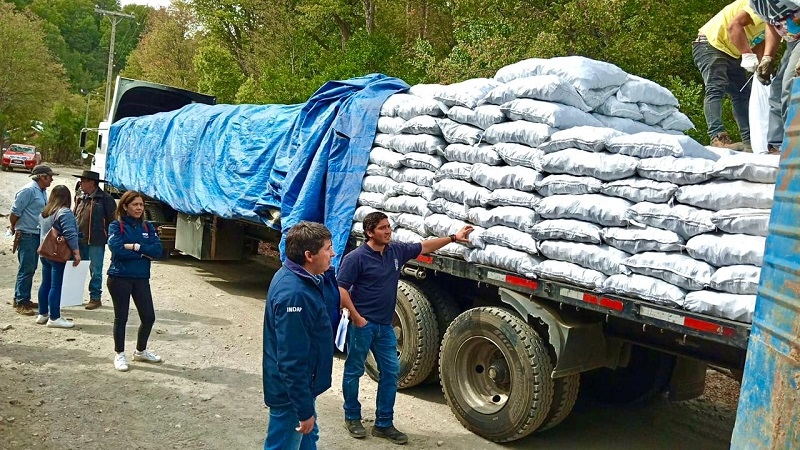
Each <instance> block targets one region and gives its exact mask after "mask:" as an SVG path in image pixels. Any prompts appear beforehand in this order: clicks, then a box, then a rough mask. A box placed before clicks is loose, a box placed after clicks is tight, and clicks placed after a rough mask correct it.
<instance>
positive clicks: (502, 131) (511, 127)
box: [483, 120, 556, 147]
mask: <svg viewBox="0 0 800 450" xmlns="http://www.w3.org/2000/svg"><path fill="white" fill-rule="evenodd" d="M555 132H556V129H555V128H553V127H551V126H549V125H545V124H543V123H531V122H528V121H525V120H516V121H514V122H503V123H498V124H496V125H492V126H490V127H489V128H487V129H486V132H485V133H484V134H483V139H484V140H485V141H486V142H488V143H490V144H498V143H500V142H507V143H516V144H525V145H527V146H530V147H538V146H539V145H541V144H542V143H544V142H545V141H546V140H548V139H549V138H550V136H551V135H552V134H553V133H555Z"/></svg>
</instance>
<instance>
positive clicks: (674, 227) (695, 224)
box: [627, 202, 715, 239]
mask: <svg viewBox="0 0 800 450" xmlns="http://www.w3.org/2000/svg"><path fill="white" fill-rule="evenodd" d="M712 214H713V212H712V211H708V210H705V209H699V208H695V207H693V206H687V205H674V206H670V205H669V204H666V203H650V202H642V203H637V204H635V205H633V206H631V207H630V208H629V209H628V212H627V218H628V219H629V220H630V221H631V222H634V223H639V224H643V225H649V226H651V227H656V228H661V229H663V230H670V231H674V232H676V233H678V234H679V235H680V236H681V237H682V238H684V239H689V238H691V237H692V236H697V235H698V234H701V233H707V232H709V231H714V229H715V227H714V224H713V223H712V222H711V215H712Z"/></svg>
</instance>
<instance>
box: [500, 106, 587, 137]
mask: <svg viewBox="0 0 800 450" xmlns="http://www.w3.org/2000/svg"><path fill="white" fill-rule="evenodd" d="M500 110H502V111H503V112H504V113H505V115H507V116H508V118H509V119H511V120H527V121H528V122H533V123H544V124H547V125H550V126H551V127H554V128H559V129H562V130H563V129H567V128H572V127H581V126H592V127H599V126H602V124H601V123H600V121H599V120H597V119H595V118H594V117H592V115H591V114H589V113H587V112H584V111H581V110H580V109H578V108H576V107H574V106H568V105H562V104H560V103H550V102H544V101H540V100H534V99H531V98H519V99H516V100H512V101H510V102H508V103H504V104H502V105H500Z"/></svg>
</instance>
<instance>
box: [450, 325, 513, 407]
mask: <svg viewBox="0 0 800 450" xmlns="http://www.w3.org/2000/svg"><path fill="white" fill-rule="evenodd" d="M455 366H456V370H457V371H458V372H457V373H458V374H460V375H461V376H459V377H458V380H457V381H456V383H455V389H457V390H458V394H457V397H458V398H461V399H463V401H464V402H466V404H467V405H468V406H469V407H470V408H472V409H474V410H475V411H478V412H480V413H481V414H496V413H497V412H498V411H500V410H502V409H503V408H504V407H505V406H506V403H508V397H509V395H511V386H512V385H513V376H512V372H511V370H509V367H508V360H507V359H506V355H505V354H504V353H503V351H502V350H501V349H500V347H498V346H497V344H495V343H494V342H493V341H492V340H490V339H488V338H486V337H483V336H476V337H471V338H469V339H467V340H466V341H465V342H464V343H463V344H461V346H460V347H459V349H458V352H457V354H456V358H455Z"/></svg>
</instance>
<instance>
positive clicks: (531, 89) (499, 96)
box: [482, 75, 591, 112]
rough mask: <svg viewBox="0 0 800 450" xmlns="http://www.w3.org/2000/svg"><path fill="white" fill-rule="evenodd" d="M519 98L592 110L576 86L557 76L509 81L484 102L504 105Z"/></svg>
mask: <svg viewBox="0 0 800 450" xmlns="http://www.w3.org/2000/svg"><path fill="white" fill-rule="evenodd" d="M518 98H532V99H535V100H542V101H545V102H554V103H561V104H563V105H569V106H574V107H576V108H578V109H580V110H581V111H587V112H588V111H590V110H591V108H590V107H589V106H588V105H587V104H586V102H584V101H583V97H581V96H580V94H578V91H577V90H576V89H575V86H573V85H572V84H570V83H569V82H567V81H566V80H563V79H561V78H559V77H558V76H557V75H536V76H532V77H524V78H518V79H516V80H512V81H509V82H508V83H506V84H501V85H500V86H498V87H496V88H494V89H492V90H491V92H489V93H488V94H486V97H485V98H484V99H483V100H482V102H483V103H492V104H495V105H502V104H503V103H507V102H510V101H512V100H516V99H518Z"/></svg>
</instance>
